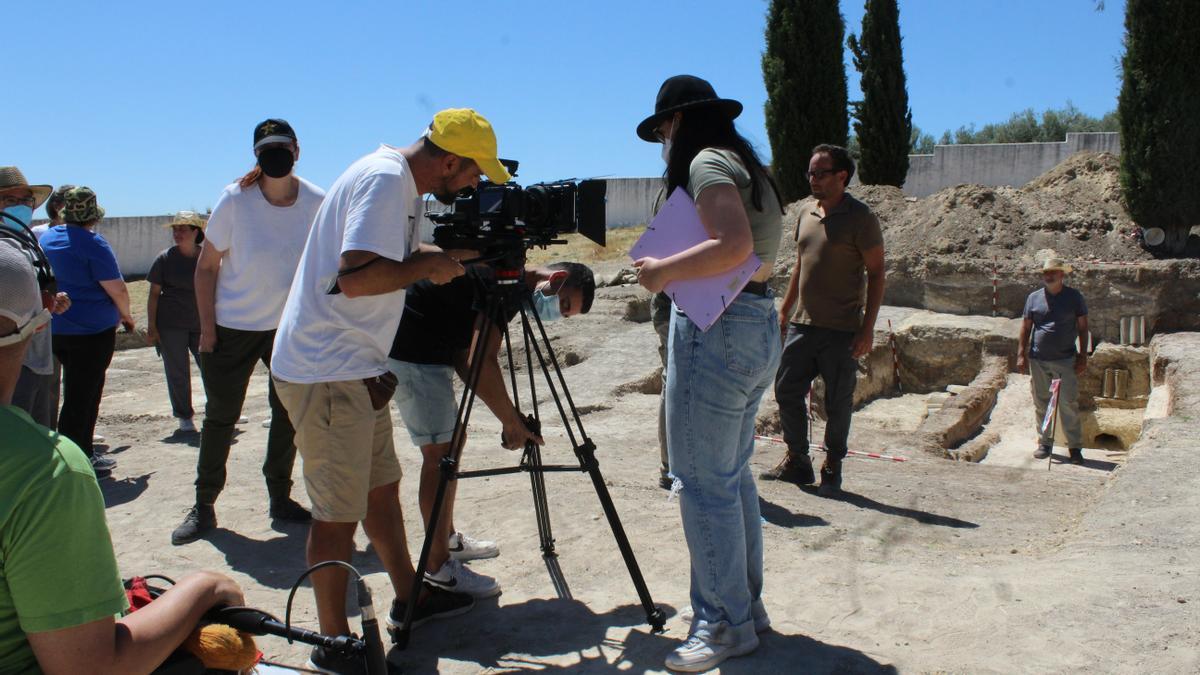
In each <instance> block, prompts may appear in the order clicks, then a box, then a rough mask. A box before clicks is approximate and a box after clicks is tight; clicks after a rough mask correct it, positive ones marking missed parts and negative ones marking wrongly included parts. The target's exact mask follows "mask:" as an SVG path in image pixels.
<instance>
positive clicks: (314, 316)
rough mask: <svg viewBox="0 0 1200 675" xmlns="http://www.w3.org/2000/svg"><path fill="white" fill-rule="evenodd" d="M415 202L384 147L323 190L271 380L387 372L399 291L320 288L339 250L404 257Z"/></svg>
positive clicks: (412, 188) (413, 234) (400, 305)
mask: <svg viewBox="0 0 1200 675" xmlns="http://www.w3.org/2000/svg"><path fill="white" fill-rule="evenodd" d="M420 205H421V198H420V195H419V194H418V193H417V184H416V183H415V182H414V181H413V177H412V172H411V170H410V169H409V167H408V162H407V161H406V160H405V159H404V156H403V155H401V154H400V151H399V150H398V149H396V148H393V147H391V146H388V145H383V146H380V148H379V149H378V150H376V151H375V152H373V153H371V154H369V155H367V156H366V157H363V158H361V159H359V160H358V161H356V162H355V163H353V164H351V165H350V168H348V169H346V171H345V173H343V174H342V175H341V177H339V178H338V179H337V182H335V183H334V184H333V187H331V188H329V194H328V195H327V196H326V197H325V202H324V203H322V204H321V208H320V210H318V211H317V217H316V219H315V220H314V221H313V227H312V232H310V233H309V235H308V243H307V244H306V245H305V247H304V256H303V257H301V258H300V267H299V269H298V270H297V272H296V278H295V279H294V280H293V281H292V290H291V292H290V293H288V299H287V304H286V305H285V306H284V309H283V317H282V318H281V319H280V321H279V331H278V332H277V333H276V334H275V347H274V354H273V356H272V358H271V373H272V374H273V375H274V376H275V377H278V378H280V379H282V380H285V381H287V382H298V383H302V384H313V383H316V382H339V381H346V380H359V379H362V378H364V377H374V376H376V375H382V374H383V373H384V372H386V371H387V354H388V350H389V349H391V346H392V339H393V338H395V337H396V329H397V328H398V327H399V325H400V315H401V314H403V313H404V290H403V289H401V290H397V291H392V292H391V293H384V294H382V295H372V296H364V297H358V298H347V297H346V296H345V295H344V294H341V293H339V294H337V295H329V293H328V291H329V288H330V286H331V285H332V284H333V282H334V280H335V279H336V278H337V271H338V265H339V263H340V259H341V255H342V253H343V252H345V251H370V252H371V253H375V254H378V255H380V256H383V257H384V258H389V259H391V260H404V259H405V258H407V257H408V256H409V254H410V253H411V251H412V250H413V249H415V248H416V244H417V227H418V215H419V214H420Z"/></svg>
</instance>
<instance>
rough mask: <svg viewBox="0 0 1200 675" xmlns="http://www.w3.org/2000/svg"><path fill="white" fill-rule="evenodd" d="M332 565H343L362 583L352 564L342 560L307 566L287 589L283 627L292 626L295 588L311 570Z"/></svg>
mask: <svg viewBox="0 0 1200 675" xmlns="http://www.w3.org/2000/svg"><path fill="white" fill-rule="evenodd" d="M334 566H339V567H345V568H346V569H348V570H350V571H351V572H353V573H354V580H355V581H357V582H359V583H360V584H361V583H362V581H363V577H362V575H361V574H359V573H358V570H357V569H355V568H354V565H351V564H350V563H348V562H345V561H343V560H326V561H324V562H319V563H317V564H316V565H313V566H312V567H309V568H308V569H306V570H304V574H301V575H300V578H299V579H296V583H294V584H292V590H290V591H288V599H287V609H286V610H285V611H284V613H283V625H284V626H285V627H287V628H289V629H290V628H291V627H292V599H293V598H295V597H296V590H297V589H299V588H300V584H302V583H304V580H305V579H307V578H308V575H310V574H312V573H313V572H316V571H317V570H319V569H323V568H325V567H334ZM356 590H357V589H356ZM357 600H359V598H357V597H356V598H355V601H357ZM288 644H292V638H291V637H289V638H288Z"/></svg>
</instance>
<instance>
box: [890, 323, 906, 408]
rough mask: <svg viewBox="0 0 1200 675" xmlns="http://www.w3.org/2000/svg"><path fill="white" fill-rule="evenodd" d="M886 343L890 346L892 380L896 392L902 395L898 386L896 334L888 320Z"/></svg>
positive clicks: (902, 390)
mask: <svg viewBox="0 0 1200 675" xmlns="http://www.w3.org/2000/svg"><path fill="white" fill-rule="evenodd" d="M888 342H889V343H890V344H891V345H892V378H893V379H894V380H895V381H896V391H898V392H900V393H901V394H903V393H904V387H903V386H902V385H901V384H900V353H899V352H898V351H897V350H896V333H895V332H893V331H892V320H891V319H888Z"/></svg>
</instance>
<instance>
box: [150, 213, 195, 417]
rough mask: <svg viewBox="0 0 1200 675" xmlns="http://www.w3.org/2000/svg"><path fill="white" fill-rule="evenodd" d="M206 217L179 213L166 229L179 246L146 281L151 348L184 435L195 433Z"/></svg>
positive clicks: (165, 255) (161, 255) (163, 257)
mask: <svg viewBox="0 0 1200 675" xmlns="http://www.w3.org/2000/svg"><path fill="white" fill-rule="evenodd" d="M205 224H206V223H205V221H204V218H202V217H201V216H200V214H198V213H196V212H194V211H180V212H179V213H177V214H175V217H174V218H173V219H172V220H171V222H169V223H167V224H166V225H164V226H163V227H166V228H169V229H170V230H171V239H173V240H174V242H175V245H174V246H172V247H171V248H168V249H167V250H165V251H163V252H162V253H159V254H158V257H157V258H155V259H154V264H152V265H151V266H150V273H149V274H147V275H146V281H149V282H150V293H149V295H147V296H146V344H149V345H151V346H153V347H156V348H157V349H158V351H159V355H160V356H162V362H163V371H164V372H165V373H166V376H167V396H168V397H169V398H170V399H171V412H172V413H174V415H175V419H177V420H179V431H180V432H182V433H195V432H196V424H195V422H193V421H192V415H193V410H192V368H191V363H190V362H189V360H188V355H189V353H190V354H191V356H192V358H195V359H196V360H197V365H199V349H200V316H199V314H197V312H196V290H195V285H194V283H195V281H194V280H195V278H196V259H197V258H198V257H199V255H200V250H201V244H202V243H203V242H204V226H205Z"/></svg>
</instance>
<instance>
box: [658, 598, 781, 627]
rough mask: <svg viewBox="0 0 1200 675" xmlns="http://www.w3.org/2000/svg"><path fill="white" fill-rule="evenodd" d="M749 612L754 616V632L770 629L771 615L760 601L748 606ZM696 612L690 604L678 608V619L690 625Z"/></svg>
mask: <svg viewBox="0 0 1200 675" xmlns="http://www.w3.org/2000/svg"><path fill="white" fill-rule="evenodd" d="M750 614H751V615H753V616H754V632H755V633H765V632H767V631H769V630H771V617H770V616H768V615H767V610H766V608H765V607H762V605H761V604H760V603H755V604H753V605H751V606H750ZM695 616H696V612H695V610H693V609H692V606H691V605H688V606H687V607H684V608H683V609H681V610H679V620H680V621H682V622H684V623H686V624H688V625H689V626H690V625H692V619H693V618H695Z"/></svg>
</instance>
